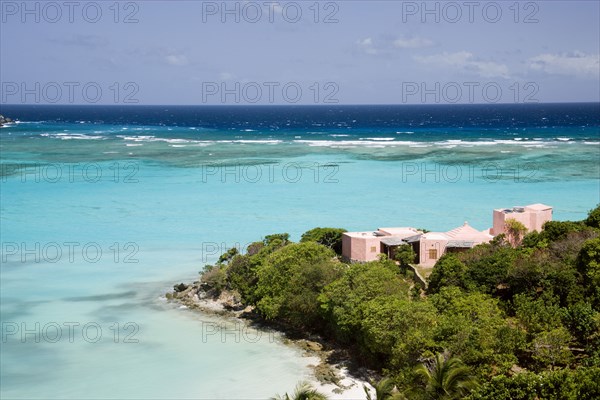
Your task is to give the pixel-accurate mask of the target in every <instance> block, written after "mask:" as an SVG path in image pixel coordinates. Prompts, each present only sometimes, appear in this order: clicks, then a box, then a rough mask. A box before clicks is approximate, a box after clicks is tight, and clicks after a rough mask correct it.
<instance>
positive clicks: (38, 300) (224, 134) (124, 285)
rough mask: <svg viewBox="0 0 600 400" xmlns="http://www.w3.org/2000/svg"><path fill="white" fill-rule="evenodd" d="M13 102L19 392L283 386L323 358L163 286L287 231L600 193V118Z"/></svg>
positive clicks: (484, 219) (5, 301) (13, 317)
mask: <svg viewBox="0 0 600 400" xmlns="http://www.w3.org/2000/svg"><path fill="white" fill-rule="evenodd" d="M8 111H10V110H4V109H3V113H5V114H8ZM17 111H20V110H17ZM365 112H366V111H365ZM554 112H555V113H558V112H559V111H557V110H554ZM13 114H15V115H14V116H15V117H18V118H19V119H20V120H21V123H19V124H16V125H13V126H9V127H5V128H2V129H1V130H0V138H1V139H2V140H1V142H0V144H1V156H2V177H1V179H2V181H1V193H0V196H1V197H0V198H1V211H2V215H1V219H0V221H1V234H2V265H1V270H0V272H1V283H0V284H1V300H2V301H1V315H2V317H1V319H2V343H1V345H2V357H1V382H2V385H1V386H2V389H1V393H0V394H1V397H2V398H6V399H9V398H21V399H71V398H72V399H100V398H101V399H105V398H106V399H123V398H138V399H166V398H190V399H192V398H194V399H213V398H231V399H242V398H243V399H248V398H256V399H259V398H267V397H269V396H272V395H274V394H275V393H283V392H284V391H286V390H290V389H291V388H292V387H293V386H294V385H295V383H296V382H297V381H299V380H302V379H306V378H307V377H309V376H310V368H309V367H308V364H309V362H310V360H308V359H306V358H304V357H302V355H301V353H300V352H299V351H297V350H295V349H293V348H290V347H288V346H285V345H284V344H282V343H281V341H280V340H279V339H278V338H277V337H275V336H274V335H272V334H269V333H267V332H257V331H252V330H242V329H241V327H240V326H236V325H235V322H234V321H231V320H220V319H217V318H215V317H211V316H208V315H201V314H197V313H192V312H190V311H189V310H185V309H181V308H179V307H178V306H177V305H174V304H171V303H168V302H166V301H165V299H164V294H165V292H167V291H169V290H170V289H171V288H172V286H173V284H174V283H177V282H182V281H183V282H185V281H192V280H194V279H196V277H197V273H198V271H200V270H201V269H202V268H203V265H204V264H205V263H210V262H214V261H215V260H216V258H217V257H218V255H219V254H220V252H222V251H225V250H227V249H228V248H230V247H240V248H242V249H243V247H244V245H245V244H247V243H250V242H252V241H255V240H258V239H260V238H261V237H264V235H266V234H270V233H278V232H288V233H290V234H291V236H292V239H294V240H298V239H299V237H300V235H301V234H302V232H304V231H306V230H308V229H310V228H312V227H315V226H335V227H343V228H346V229H348V230H368V229H375V228H377V227H381V226H416V227H423V228H427V229H430V230H448V229H451V228H453V227H456V226H459V225H461V224H462V223H463V222H464V221H469V223H470V224H471V225H473V226H474V227H476V228H477V229H481V230H482V229H485V228H488V227H489V226H490V225H491V222H492V220H491V218H492V209H493V208H498V207H510V206H514V205H526V204H530V203H536V202H541V203H545V204H549V205H552V206H553V207H554V218H555V219H559V220H566V219H571V220H577V219H581V218H584V217H585V215H586V213H587V211H588V210H590V209H591V208H593V207H594V206H595V205H596V204H597V203H598V202H599V201H600V198H599V196H600V195H599V189H600V187H599V182H600V172H599V168H600V167H599V163H598V161H599V157H600V142H599V138H598V136H599V128H598V122H597V119H598V117H597V115H596V116H590V117H589V119H590V121H588V123H586V124H583V125H582V123H581V121H577V124H567V123H565V124H562V125H561V124H555V125H553V126H550V127H546V128H544V127H540V126H538V125H536V124H532V126H530V127H528V126H518V127H517V128H515V127H512V126H507V127H505V128H502V129H500V130H497V129H495V128H494V129H495V130H492V131H491V130H490V128H489V127H487V126H486V127H484V128H481V129H479V128H477V126H474V127H472V128H471V129H470V130H469V131H468V132H465V131H464V130H462V129H459V128H457V127H456V126H454V125H456V124H457V123H456V122H452V123H449V124H448V126H447V127H446V128H444V127H443V123H442V124H441V125H442V126H437V127H435V129H433V128H432V129H429V130H427V131H422V130H421V131H420V130H419V128H418V127H417V128H415V127H411V126H400V127H393V128H390V127H388V126H383V127H381V128H377V125H376V124H371V125H369V126H358V127H354V128H352V129H348V128H347V127H345V126H342V127H339V126H335V127H333V128H330V127H328V126H327V121H326V122H325V123H324V124H321V125H319V124H318V123H315V122H314V120H311V122H310V124H309V123H307V124H306V126H292V127H291V128H289V129H275V130H273V129H271V128H265V127H260V126H258V125H259V124H255V125H256V126H250V127H248V126H246V125H244V126H238V125H236V124H233V123H227V121H225V122H223V124H224V126H221V127H219V126H217V127H215V126H213V125H211V126H210V127H209V128H206V127H203V125H202V124H199V123H198V124H191V123H188V124H187V125H186V126H179V125H176V124H173V123H170V124H169V123H165V124H160V123H152V124H149V123H140V122H139V121H138V122H137V123H132V122H131V121H125V122H124V123H115V122H114V121H112V122H110V123H109V122H106V121H104V122H97V121H93V120H92V119H91V117H90V118H87V119H75V118H73V119H72V120H68V119H67V120H61V121H56V120H50V121H49V120H42V119H37V118H36V116H35V115H28V114H27V113H23V116H21V115H17V114H18V112H15V111H14V110H13ZM259 117H260V116H259ZM259 117H255V118H257V119H260V118H259ZM231 118H234V119H235V116H234V117H231ZM240 118H241V117H240ZM269 118H275V117H269ZM281 118H283V117H281ZM306 118H307V117H306ZM331 118H334V117H331ZM338 118H339V117H338ZM349 118H352V119H353V118H354V117H349ZM105 119H106V118H105ZM315 124H316V125H315ZM458 125H460V124H458ZM475 125H477V124H475ZM574 125H575V126H574ZM231 126H233V127H234V128H235V129H234V128H231ZM192 128H193V129H192ZM255 128H256V129H255ZM478 129H479V130H478ZM311 132H312V133H311ZM410 132H412V133H410ZM509 134H510V135H511V136H508V137H507V135H509ZM99 173H101V176H100V175H99ZM100 251H101V253H100ZM36 324H37V325H36ZM59 334H60V336H59ZM100 335H101V336H100Z"/></svg>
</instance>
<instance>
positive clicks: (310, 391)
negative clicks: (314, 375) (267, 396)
mask: <svg viewBox="0 0 600 400" xmlns="http://www.w3.org/2000/svg"><path fill="white" fill-rule="evenodd" d="M271 400H327V396H325V395H324V394H322V393H319V392H318V391H317V390H316V389H314V388H313V387H312V386H311V385H310V383H308V382H300V383H298V384H297V385H296V388H295V389H294V393H293V394H292V396H291V397H290V395H289V394H287V393H286V394H285V395H284V396H281V395H276V396H275V397H272V398H271Z"/></svg>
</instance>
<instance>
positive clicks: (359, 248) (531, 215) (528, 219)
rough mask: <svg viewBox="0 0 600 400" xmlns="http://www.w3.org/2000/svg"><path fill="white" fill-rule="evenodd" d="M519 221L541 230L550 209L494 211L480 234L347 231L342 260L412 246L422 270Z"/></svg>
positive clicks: (464, 228)
mask: <svg viewBox="0 0 600 400" xmlns="http://www.w3.org/2000/svg"><path fill="white" fill-rule="evenodd" d="M508 219H515V220H517V221H519V222H521V223H522V224H523V225H524V226H525V227H526V228H527V231H528V232H531V231H541V230H542V226H543V225H544V223H545V222H547V221H551V220H552V207H550V206H546V205H544V204H531V205H529V206H525V207H513V208H511V209H508V208H499V209H496V210H494V214H493V227H492V228H490V229H486V230H483V231H478V230H477V229H475V228H473V227H471V226H470V225H469V224H468V223H467V222H465V223H464V225H463V226H460V227H458V228H455V229H452V230H451V231H448V232H427V233H423V232H421V231H419V230H417V229H415V228H379V229H377V230H376V231H366V232H346V233H344V235H343V236H342V257H343V258H344V259H345V260H347V261H350V262H366V261H374V260H377V257H378V256H379V254H387V255H388V256H391V252H392V249H393V248H395V247H397V246H400V245H403V244H411V245H412V246H413V249H414V250H415V253H416V254H417V260H415V262H418V263H419V264H420V265H421V266H423V267H433V266H434V265H435V263H436V262H437V260H439V258H440V257H441V256H442V255H444V254H445V253H447V252H459V251H464V250H466V249H470V248H472V247H474V246H476V245H478V244H481V243H488V242H489V241H491V240H492V239H493V238H494V236H496V235H499V234H501V233H505V229H506V220H508Z"/></svg>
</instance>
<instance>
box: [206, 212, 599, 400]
mask: <svg viewBox="0 0 600 400" xmlns="http://www.w3.org/2000/svg"><path fill="white" fill-rule="evenodd" d="M511 229H512V230H511V232H510V234H509V236H510V237H509V238H506V237H504V236H503V235H500V236H498V237H496V238H495V239H494V240H493V241H492V242H491V243H489V244H483V245H479V246H476V247H475V248H473V249H471V250H469V251H465V252H461V253H454V254H448V255H445V256H443V257H442V258H441V259H440V260H439V261H438V263H437V264H436V265H435V267H434V269H433V272H432V274H431V276H430V277H429V279H428V287H427V289H426V290H424V291H423V290H419V286H418V285H415V283H414V282H413V280H412V275H411V273H410V272H409V271H410V269H407V268H406V266H407V263H408V262H407V260H410V259H411V258H412V257H414V254H411V250H410V249H407V248H403V249H400V251H399V252H398V253H397V257H396V258H397V259H398V263H396V262H395V261H392V260H388V259H386V258H385V257H382V258H380V260H378V261H374V262H369V263H364V264H350V265H348V264H345V263H343V262H341V261H340V259H339V249H340V247H339V244H340V240H341V233H342V232H343V230H340V229H332V228H316V229H314V230H312V231H309V232H307V233H306V234H305V235H303V237H302V241H301V242H300V243H292V242H290V241H289V236H288V235H287V234H277V235H270V236H267V237H266V238H265V239H264V240H263V241H260V242H256V243H253V244H252V245H251V246H250V247H249V248H248V251H247V253H246V254H238V253H237V252H236V251H235V250H232V251H230V252H228V253H226V254H224V255H223V256H222V257H221V259H220V260H219V262H218V263H217V264H216V265H214V266H209V267H208V268H207V272H206V273H205V274H204V276H203V278H202V279H203V281H204V282H206V283H207V284H208V285H210V286H212V287H213V288H215V287H216V288H221V289H228V290H232V291H236V292H238V293H239V295H240V297H241V299H242V301H243V302H244V303H245V304H248V305H254V306H255V307H256V311H257V312H258V313H259V314H260V315H261V316H262V317H263V318H265V319H266V320H273V321H276V322H278V323H281V324H284V325H285V326H287V327H288V328H289V329H291V330H296V331H298V332H305V333H319V334H321V335H323V336H324V337H326V338H328V339H329V340H331V341H335V342H336V343H337V344H339V345H341V346H344V347H346V348H348V349H350V350H352V353H353V354H354V355H355V356H356V358H357V359H358V360H360V362H361V363H362V364H364V365H368V366H370V367H371V368H375V369H377V370H379V371H380V372H381V373H382V374H383V375H385V376H387V377H388V380H387V381H386V382H387V384H388V385H389V383H390V382H392V383H393V385H394V386H395V387H396V388H397V390H398V391H399V392H400V394H403V395H404V396H405V397H406V398H411V399H413V398H415V399H430V398H434V399H436V398H465V396H467V397H466V398H470V399H579V400H580V399H597V398H600V207H597V208H596V209H594V210H593V211H591V212H590V214H589V216H588V218H587V219H586V220H584V221H579V222H569V221H567V222H558V221H552V222H548V223H546V224H545V225H544V230H543V231H542V232H541V233H537V232H533V233H529V234H527V235H523V232H522V231H521V229H520V227H519V226H518V225H515V226H513V227H511ZM440 354H444V356H443V357H442V356H440ZM423 366H429V368H425V369H424V367H423ZM442 367H443V368H446V370H448V371H449V372H448V371H446V370H445V371H446V372H445V373H450V374H455V375H460V376H462V377H463V381H461V382H463V383H464V382H468V385H467V384H466V383H465V384H461V385H459V386H457V388H455V389H448V390H449V391H448V392H447V391H445V390H446V389H443V390H442V389H440V388H442V386H443V385H444V382H445V381H443V379H442V378H439V377H440V376H441V375H440V373H439V371H441V370H442ZM436 371H437V372H436ZM453 376H454V375H453ZM436 378H439V382H438V383H436V381H435V379H436ZM444 379H445V378H444ZM452 382H454V381H452ZM477 382H478V383H477ZM453 384H456V382H454V383H453ZM397 395H398V393H397Z"/></svg>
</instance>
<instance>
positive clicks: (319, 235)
mask: <svg viewBox="0 0 600 400" xmlns="http://www.w3.org/2000/svg"><path fill="white" fill-rule="evenodd" d="M344 232H346V230H345V229H341V228H314V229H311V230H309V231H306V232H304V234H302V237H301V239H300V242H317V243H319V244H322V245H323V246H327V247H329V248H330V249H332V250H333V251H335V252H336V254H337V255H341V254H342V235H343V233H344Z"/></svg>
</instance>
